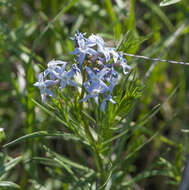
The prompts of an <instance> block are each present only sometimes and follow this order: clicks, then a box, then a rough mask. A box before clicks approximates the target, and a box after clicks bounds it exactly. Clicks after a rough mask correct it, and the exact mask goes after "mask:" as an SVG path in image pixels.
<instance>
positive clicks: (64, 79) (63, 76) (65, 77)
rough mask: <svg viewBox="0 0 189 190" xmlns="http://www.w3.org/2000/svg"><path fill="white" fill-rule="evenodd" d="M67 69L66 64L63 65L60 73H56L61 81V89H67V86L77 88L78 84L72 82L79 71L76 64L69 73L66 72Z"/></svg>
mask: <svg viewBox="0 0 189 190" xmlns="http://www.w3.org/2000/svg"><path fill="white" fill-rule="evenodd" d="M65 69H66V64H64V65H62V67H61V70H60V72H56V73H55V76H56V78H57V79H59V80H60V88H65V87H66V85H70V86H74V87H77V85H76V83H75V82H73V81H72V80H71V78H72V77H73V76H74V75H75V73H76V72H77V71H78V70H79V69H78V68H77V66H76V64H73V65H72V68H71V69H70V70H69V71H66V70H65ZM78 72H79V71H78Z"/></svg>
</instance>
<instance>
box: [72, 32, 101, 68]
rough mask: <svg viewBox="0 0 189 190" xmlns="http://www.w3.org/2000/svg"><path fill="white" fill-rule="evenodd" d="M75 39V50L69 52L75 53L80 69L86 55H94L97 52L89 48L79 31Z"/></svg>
mask: <svg viewBox="0 0 189 190" xmlns="http://www.w3.org/2000/svg"><path fill="white" fill-rule="evenodd" d="M75 40H76V45H77V46H76V48H75V50H74V51H72V52H71V54H73V55H77V61H78V62H79V65H80V69H81V67H82V64H83V62H84V60H85V57H86V55H96V54H97V52H96V50H94V49H92V48H90V46H88V45H87V44H86V40H85V38H84V37H83V35H82V34H81V33H79V34H78V35H77V36H76V37H75Z"/></svg>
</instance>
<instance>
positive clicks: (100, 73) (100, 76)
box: [85, 66, 109, 83]
mask: <svg viewBox="0 0 189 190" xmlns="http://www.w3.org/2000/svg"><path fill="white" fill-rule="evenodd" d="M85 69H86V71H87V73H88V77H89V81H91V82H93V83H94V82H95V83H99V82H101V81H102V79H103V77H104V76H105V75H106V74H107V72H108V70H109V69H108V68H107V67H104V68H103V69H102V70H100V71H98V72H97V73H96V74H95V73H94V72H93V71H92V70H91V69H90V67H88V66H85ZM95 71H97V70H95Z"/></svg>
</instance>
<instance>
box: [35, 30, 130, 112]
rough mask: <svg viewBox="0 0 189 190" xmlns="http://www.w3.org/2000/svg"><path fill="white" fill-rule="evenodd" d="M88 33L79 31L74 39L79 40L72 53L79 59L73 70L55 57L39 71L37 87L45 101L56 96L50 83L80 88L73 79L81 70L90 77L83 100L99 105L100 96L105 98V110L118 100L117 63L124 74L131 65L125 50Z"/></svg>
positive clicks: (84, 82)
mask: <svg viewBox="0 0 189 190" xmlns="http://www.w3.org/2000/svg"><path fill="white" fill-rule="evenodd" d="M85 35H86V34H82V33H80V32H76V34H75V36H74V38H72V39H73V40H75V50H74V51H72V52H71V54H73V55H75V56H76V59H75V63H74V64H72V67H71V69H69V70H68V71H66V66H67V64H68V63H67V62H63V61H59V60H52V61H50V62H49V63H48V64H47V69H46V70H45V71H44V72H41V73H40V74H39V76H38V82H36V83H35V84H34V86H37V87H38V88H39V89H40V93H41V97H42V101H45V100H46V96H47V95H48V96H51V97H53V98H54V94H53V92H52V91H51V90H50V89H49V87H50V86H53V85H59V88H61V89H63V88H65V87H66V85H70V86H73V87H76V88H77V87H78V85H77V84H76V83H75V82H74V80H73V79H74V76H75V75H76V74H77V73H80V74H81V76H82V77H83V78H86V80H85V81H83V84H82V88H83V89H85V90H86V96H85V97H82V98H81V99H80V100H79V101H80V102H83V101H86V100H88V99H90V98H94V100H95V102H96V104H99V97H102V103H101V105H100V108H101V111H104V110H105V108H106V105H107V102H108V101H110V102H111V103H112V104H115V103H116V102H115V101H114V100H113V99H112V92H113V89H114V87H115V86H116V85H117V83H118V72H117V71H116V70H115V65H120V66H121V67H122V69H123V73H124V74H127V73H128V70H130V69H131V67H130V66H129V65H127V61H126V59H125V58H124V57H123V53H122V52H117V51H116V50H115V48H112V47H107V45H106V43H105V42H104V40H103V39H102V38H101V37H100V36H97V35H94V34H92V35H90V36H89V37H88V38H86V37H85ZM78 64H79V66H78ZM84 75H87V77H84Z"/></svg>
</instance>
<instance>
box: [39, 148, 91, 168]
mask: <svg viewBox="0 0 189 190" xmlns="http://www.w3.org/2000/svg"><path fill="white" fill-rule="evenodd" d="M43 148H44V149H45V150H46V151H47V152H49V153H50V154H51V155H52V156H53V157H56V158H57V159H58V160H60V161H61V162H64V163H65V164H67V165H69V166H70V167H73V168H77V169H80V170H83V171H93V170H92V169H90V168H88V167H86V166H83V165H81V164H78V163H76V162H73V161H71V160H69V159H67V158H65V157H63V156H61V155H59V154H57V153H55V152H54V151H52V150H50V149H49V148H47V147H46V146H43Z"/></svg>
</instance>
